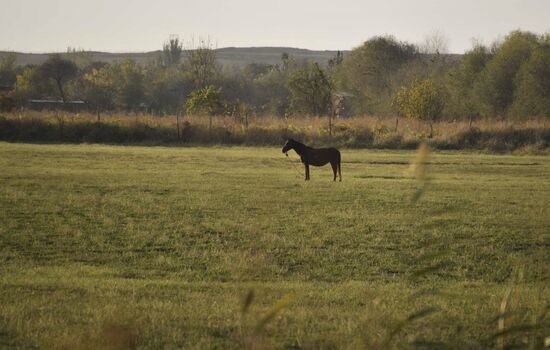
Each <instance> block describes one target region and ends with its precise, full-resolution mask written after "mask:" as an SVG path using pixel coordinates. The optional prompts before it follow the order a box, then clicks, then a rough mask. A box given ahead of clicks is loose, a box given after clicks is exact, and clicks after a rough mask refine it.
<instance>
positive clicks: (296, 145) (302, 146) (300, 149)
mask: <svg viewBox="0 0 550 350" xmlns="http://www.w3.org/2000/svg"><path fill="white" fill-rule="evenodd" d="M290 141H292V143H293V144H294V145H293V147H294V150H296V151H297V152H299V153H301V152H303V151H304V150H305V149H306V148H307V146H306V145H305V144H303V143H301V142H298V141H296V140H294V139H290Z"/></svg>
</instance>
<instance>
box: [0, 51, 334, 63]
mask: <svg viewBox="0 0 550 350" xmlns="http://www.w3.org/2000/svg"><path fill="white" fill-rule="evenodd" d="M215 51H216V57H217V60H218V62H219V63H220V64H222V65H224V66H225V65H229V66H232V65H237V66H244V65H247V64H249V63H267V64H276V63H280V62H281V54H282V53H283V52H287V53H288V54H289V55H290V56H291V57H294V58H295V59H299V60H300V59H306V60H314V61H316V62H319V64H322V65H326V64H327V63H328V60H329V59H331V58H333V57H334V56H335V55H336V52H337V51H328V50H327V51H314V50H306V49H296V48H291V47H225V48H221V49H216V50H215ZM7 54H8V52H6V51H0V57H3V56H4V55H7ZM15 54H16V62H17V64H20V65H27V64H33V65H38V64H41V63H42V62H44V61H45V60H46V59H47V58H48V56H49V55H50V53H22V52H16V53H15ZM61 55H62V56H67V55H68V54H67V53H62V54H61ZM83 55H85V56H86V57H87V59H89V60H91V61H100V62H108V63H110V62H113V61H116V60H121V59H125V58H130V59H132V60H134V61H136V62H138V63H140V64H146V63H148V62H153V61H155V60H156V59H158V58H159V57H160V56H161V55H162V51H160V50H158V51H150V52H131V53H110V52H99V51H86V52H84V53H83Z"/></svg>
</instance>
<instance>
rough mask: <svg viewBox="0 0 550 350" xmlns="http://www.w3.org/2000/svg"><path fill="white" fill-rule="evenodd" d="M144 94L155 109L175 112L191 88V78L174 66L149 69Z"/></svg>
mask: <svg viewBox="0 0 550 350" xmlns="http://www.w3.org/2000/svg"><path fill="white" fill-rule="evenodd" d="M146 80H147V81H148V82H149V83H148V84H147V86H146V89H145V95H146V98H147V101H148V103H149V106H150V107H151V108H153V109H155V110H159V111H163V112H171V113H175V112H177V111H178V110H179V109H181V106H182V104H183V101H184V100H185V97H186V96H187V95H188V94H189V91H191V88H192V82H191V80H190V79H189V78H188V77H187V76H186V75H185V74H184V73H183V72H182V71H181V70H180V69H178V67H176V66H170V67H166V68H160V69H155V70H153V71H149V72H148V74H147V76H146Z"/></svg>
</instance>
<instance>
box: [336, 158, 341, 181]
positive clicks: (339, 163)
mask: <svg viewBox="0 0 550 350" xmlns="http://www.w3.org/2000/svg"><path fill="white" fill-rule="evenodd" d="M334 176H336V175H334ZM338 176H339V177H340V182H342V162H341V161H340V159H338ZM334 179H335V180H336V177H335V178H334Z"/></svg>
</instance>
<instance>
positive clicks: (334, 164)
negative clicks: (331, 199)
mask: <svg viewBox="0 0 550 350" xmlns="http://www.w3.org/2000/svg"><path fill="white" fill-rule="evenodd" d="M330 166H331V167H332V172H333V173H334V179H333V180H332V181H336V171H337V169H338V163H336V162H330Z"/></svg>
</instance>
